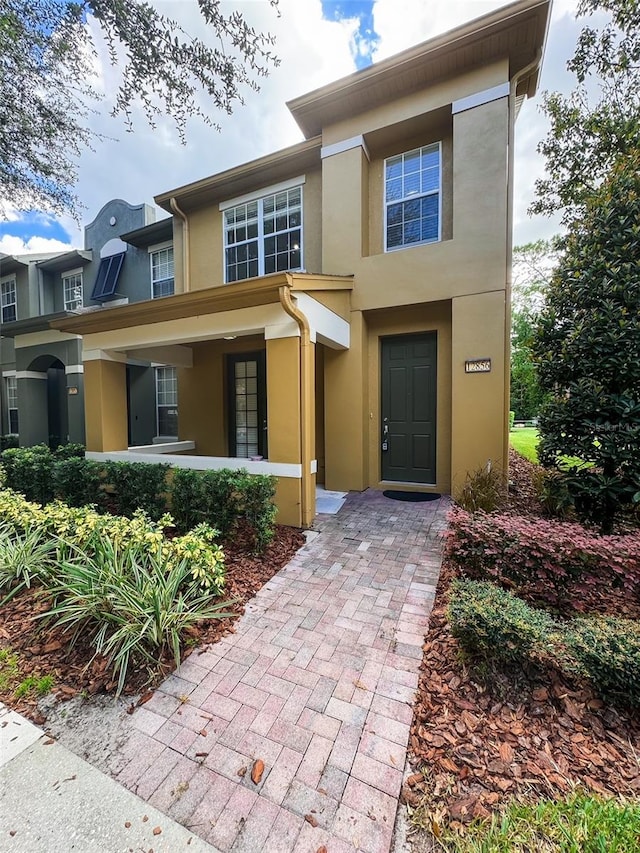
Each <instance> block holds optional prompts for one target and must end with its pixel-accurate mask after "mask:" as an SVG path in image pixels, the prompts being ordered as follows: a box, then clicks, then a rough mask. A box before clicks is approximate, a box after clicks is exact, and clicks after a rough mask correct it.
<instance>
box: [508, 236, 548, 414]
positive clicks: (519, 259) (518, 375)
mask: <svg viewBox="0 0 640 853" xmlns="http://www.w3.org/2000/svg"><path fill="white" fill-rule="evenodd" d="M556 259H557V252H556V249H555V241H553V240H537V241H536V242H534V243H527V244H526V245H523V246H516V247H515V249H514V250H513V288H512V308H511V410H512V411H513V412H514V413H515V417H516V419H517V420H529V419H530V418H534V417H537V415H538V413H539V411H540V406H541V404H542V400H543V392H542V390H541V388H540V385H539V383H538V370H537V366H536V363H535V359H534V357H533V352H532V349H531V347H532V342H533V336H534V329H535V324H536V321H537V318H538V315H539V312H540V309H541V307H542V303H543V299H544V292H545V290H546V287H547V284H548V282H549V279H550V277H551V271H552V267H553V264H554V262H555V261H556Z"/></svg>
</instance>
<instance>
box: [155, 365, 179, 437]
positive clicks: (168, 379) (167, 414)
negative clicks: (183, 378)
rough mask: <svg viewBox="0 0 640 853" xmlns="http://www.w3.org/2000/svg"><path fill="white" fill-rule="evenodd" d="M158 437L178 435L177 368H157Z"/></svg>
mask: <svg viewBox="0 0 640 853" xmlns="http://www.w3.org/2000/svg"><path fill="white" fill-rule="evenodd" d="M156 411H157V419H158V435H170V436H177V435H178V377H177V375H176V369H175V367H156Z"/></svg>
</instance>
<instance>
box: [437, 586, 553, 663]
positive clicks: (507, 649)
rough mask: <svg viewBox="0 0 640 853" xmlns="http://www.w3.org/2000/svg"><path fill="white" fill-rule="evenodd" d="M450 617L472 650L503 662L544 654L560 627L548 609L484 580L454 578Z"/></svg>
mask: <svg viewBox="0 0 640 853" xmlns="http://www.w3.org/2000/svg"><path fill="white" fill-rule="evenodd" d="M447 618H448V620H449V624H450V625H451V633H452V634H453V636H454V637H456V638H457V639H458V640H459V641H460V643H461V645H462V646H463V647H464V649H465V650H466V651H467V652H469V654H471V655H475V656H478V657H481V658H484V659H485V660H493V661H497V662H500V663H503V664H514V663H516V664H522V663H523V662H524V661H526V660H528V659H536V658H538V657H539V656H541V655H542V653H543V650H544V649H545V646H546V645H547V644H548V639H549V635H550V634H552V633H553V631H554V629H555V627H556V626H555V622H554V620H553V619H552V618H551V616H549V614H548V613H546V612H545V611H542V610H535V609H534V608H532V607H529V606H528V605H527V604H525V602H524V601H522V600H521V599H520V598H516V596H515V595H512V594H511V593H510V592H506V591H505V590H503V589H501V588H500V587H498V586H495V585H494V584H492V583H488V582H484V581H470V580H456V581H454V582H453V584H452V585H451V597H450V599H449V606H448V609H447Z"/></svg>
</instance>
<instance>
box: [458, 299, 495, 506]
mask: <svg viewBox="0 0 640 853" xmlns="http://www.w3.org/2000/svg"><path fill="white" fill-rule="evenodd" d="M504 305H505V293H504V291H502V290H499V291H494V292H492V293H482V294H477V295H474V296H466V297H461V298H458V299H454V300H453V304H452V309H451V313H452V329H453V339H452V359H451V360H452V384H451V388H452V432H451V437H452V454H451V467H452V493H453V494H454V496H455V495H456V494H458V492H459V490H460V487H461V486H462V485H463V483H464V481H465V478H466V476H467V474H469V473H472V472H473V471H475V470H477V469H478V468H480V467H481V466H484V465H486V463H487V462H489V461H490V462H491V464H492V465H493V466H496V465H498V466H505V465H506V461H507V460H505V459H504V443H503V437H504V431H505V423H506V418H507V413H506V411H505V398H504V394H503V389H504V369H505V357H504V336H505V311H504ZM478 358H490V359H491V372H490V373H465V361H466V360H472V359H478Z"/></svg>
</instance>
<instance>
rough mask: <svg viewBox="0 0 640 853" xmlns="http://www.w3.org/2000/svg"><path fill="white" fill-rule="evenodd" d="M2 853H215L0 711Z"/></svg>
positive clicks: (20, 719)
mask: <svg viewBox="0 0 640 853" xmlns="http://www.w3.org/2000/svg"><path fill="white" fill-rule="evenodd" d="M0 850H2V851H3V853H69V851H76V853H130V851H144V853H149V851H151V850H153V851H154V853H178V851H182V850H184V851H185V853H186V851H189V853H216V851H215V849H214V848H213V847H211V846H210V845H209V844H207V843H206V842H205V841H202V840H201V839H200V838H198V837H197V836H196V835H194V833H192V832H189V831H188V830H187V829H185V828H184V827H183V826H180V825H179V824H177V823H175V822H174V821H173V820H171V819H170V818H168V817H167V816H166V815H164V814H162V813H161V812H159V811H158V810H157V809H154V808H152V807H150V806H149V804H148V803H145V802H144V801H143V800H141V799H140V798H139V797H136V795H135V794H132V793H131V792H130V791H127V790H126V788H123V787H122V785H119V784H118V783H117V782H115V781H114V780H113V779H111V778H110V777H109V776H106V775H105V774H104V773H101V772H100V771H99V770H96V769H95V768H94V767H92V766H91V765H90V764H87V762H86V761H83V760H82V759H81V758H78V757H77V756H76V755H74V754H73V753H72V752H69V750H67V749H65V748H64V747H63V746H60V744H58V743H56V742H55V741H53V740H51V739H50V738H48V737H47V736H46V735H45V734H44V733H43V732H42V730H41V729H39V728H37V727H36V726H34V725H32V723H30V722H29V721H28V720H25V719H24V717H21V716H20V715H19V714H16V713H15V712H14V711H10V710H8V709H7V708H5V707H4V706H3V705H0Z"/></svg>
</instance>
